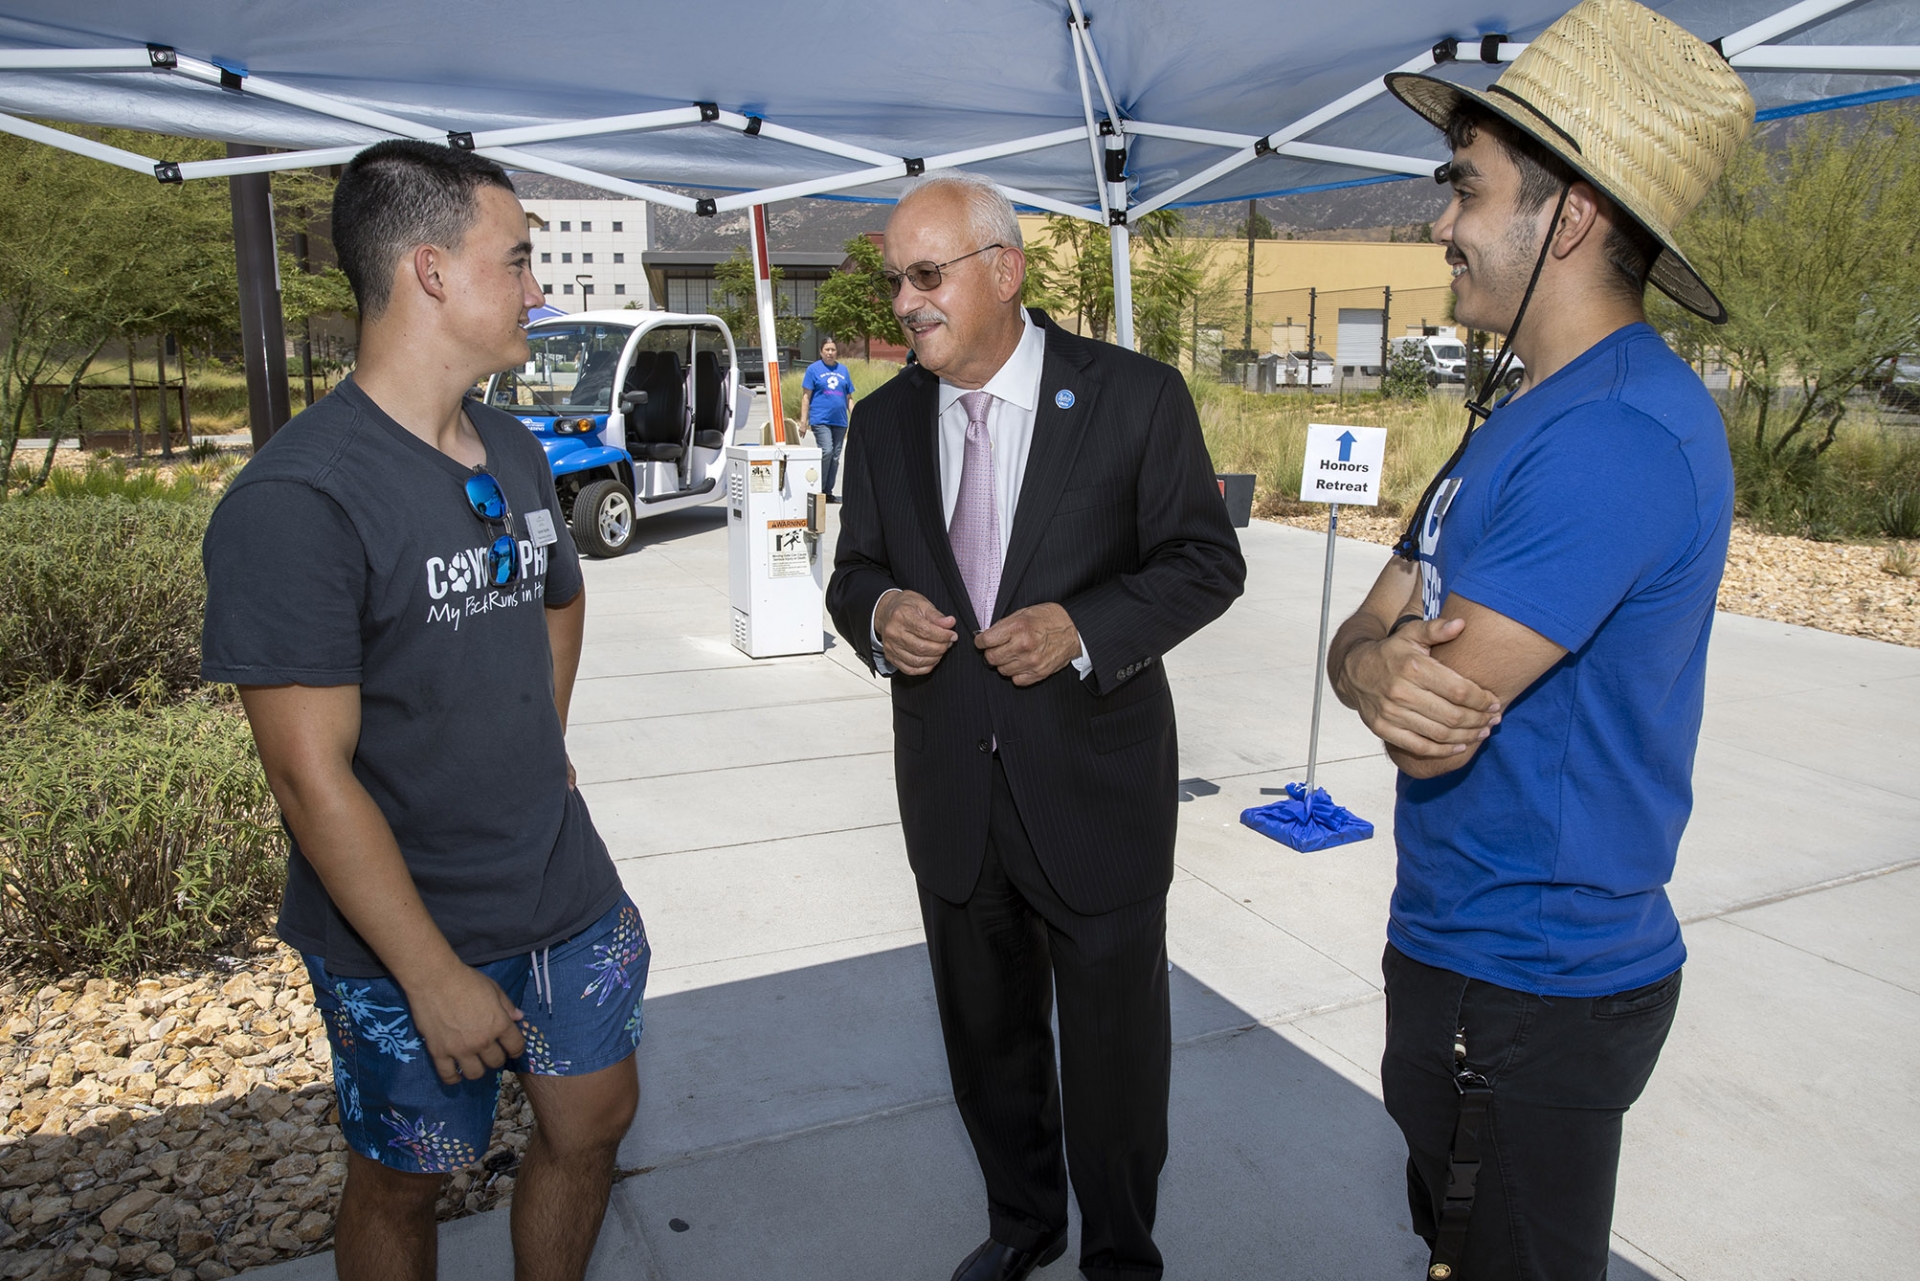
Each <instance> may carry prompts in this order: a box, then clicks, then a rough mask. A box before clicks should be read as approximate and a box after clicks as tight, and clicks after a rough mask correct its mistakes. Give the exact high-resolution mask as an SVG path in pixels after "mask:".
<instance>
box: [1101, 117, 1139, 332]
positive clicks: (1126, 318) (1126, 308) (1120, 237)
mask: <svg viewBox="0 0 1920 1281" xmlns="http://www.w3.org/2000/svg"><path fill="white" fill-rule="evenodd" d="M1101 141H1102V142H1104V143H1105V144H1106V154H1107V156H1108V158H1109V161H1110V167H1109V168H1108V169H1107V173H1108V174H1111V175H1113V177H1114V181H1112V182H1111V183H1109V184H1108V185H1107V204H1108V205H1109V206H1111V207H1112V209H1113V210H1114V212H1113V214H1112V215H1111V217H1110V218H1109V220H1108V223H1107V239H1108V241H1109V242H1110V245H1111V248H1112V250H1113V340H1114V341H1115V342H1117V343H1119V344H1120V345H1121V346H1122V347H1128V348H1131V347H1132V346H1133V254H1132V252H1131V241H1132V235H1131V233H1130V232H1129V231H1128V229H1127V216H1126V210H1127V179H1126V175H1125V172H1124V169H1123V166H1124V165H1125V163H1126V160H1125V157H1126V146H1127V140H1126V138H1125V137H1124V136H1123V135H1122V134H1121V133H1119V131H1118V130H1116V131H1115V132H1113V133H1110V134H1108V135H1106V137H1104V138H1102V139H1101Z"/></svg>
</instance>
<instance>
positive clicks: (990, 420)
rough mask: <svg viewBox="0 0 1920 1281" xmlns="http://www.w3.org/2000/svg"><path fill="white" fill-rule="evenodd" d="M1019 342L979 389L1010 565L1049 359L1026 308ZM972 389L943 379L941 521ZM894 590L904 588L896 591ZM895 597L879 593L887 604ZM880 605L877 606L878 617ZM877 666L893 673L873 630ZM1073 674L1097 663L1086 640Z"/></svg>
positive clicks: (948, 507) (953, 488) (958, 464)
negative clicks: (988, 400) (987, 399)
mask: <svg viewBox="0 0 1920 1281" xmlns="http://www.w3.org/2000/svg"><path fill="white" fill-rule="evenodd" d="M1020 324H1021V330H1020V342H1019V345H1018V346H1016V347H1015V348H1014V349H1013V355H1011V356H1009V357H1007V363H1006V364H1004V365H1002V366H1000V369H999V371H998V372H997V373H995V374H994V376H993V377H992V378H989V379H988V380H987V382H986V385H985V386H983V387H981V388H979V389H978V390H980V391H984V392H986V393H987V394H988V395H989V396H992V397H993V402H992V404H991V405H989V406H988V408H987V438H988V440H989V441H991V442H992V447H993V490H994V501H995V502H996V503H997V504H998V505H999V510H1000V563H1001V564H1002V565H1003V566H1004V565H1005V564H1006V561H1007V547H1008V545H1009V544H1010V543H1011V542H1012V541H1013V517H1014V513H1016V512H1018V511H1019V510H1020V485H1021V482H1023V481H1024V480H1025V479H1026V475H1027V454H1028V453H1029V452H1031V450H1032V449H1033V420H1034V414H1035V411H1036V410H1037V409H1038V408H1039V405H1040V371H1041V367H1042V365H1043V364H1044V363H1045V357H1046V332H1045V331H1044V330H1042V329H1041V328H1040V326H1038V325H1036V324H1034V323H1033V317H1031V316H1029V315H1027V311H1026V308H1024V307H1022V308H1021V309H1020ZM969 390H971V389H969V388H964V387H956V386H954V385H953V384H952V383H950V382H948V381H947V380H946V379H944V378H942V379H941V380H940V412H939V417H938V420H937V421H938V424H939V430H940V523H941V525H942V526H943V527H944V526H946V525H950V524H952V523H953V509H954V507H955V505H956V504H957V503H958V502H959V501H960V472H961V470H962V468H963V467H964V466H965V464H966V457H967V407H966V406H965V405H963V404H961V403H960V397H962V396H964V395H966V394H967V392H968V391H969ZM894 590H895V591H898V590H900V589H899V588H895V589H894ZM889 595H891V593H887V592H883V593H881V596H880V600H885V599H886V598H887V596H889ZM879 612H880V601H875V602H874V613H875V614H876V615H878V614H879ZM873 661H874V666H875V667H876V668H877V669H878V670H879V672H880V674H881V675H882V676H891V675H892V674H893V670H894V669H893V665H892V664H891V663H889V662H887V659H886V655H885V654H883V653H882V652H881V649H880V633H879V631H878V630H877V629H876V630H874V631H873ZM1073 670H1074V671H1076V672H1078V673H1079V674H1080V678H1081V679H1082V680H1085V679H1086V677H1087V674H1088V673H1090V672H1091V671H1093V659H1092V658H1090V657H1089V656H1088V655H1087V643H1086V641H1084V640H1083V641H1081V642H1080V656H1079V657H1078V658H1076V659H1074V660H1073Z"/></svg>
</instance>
